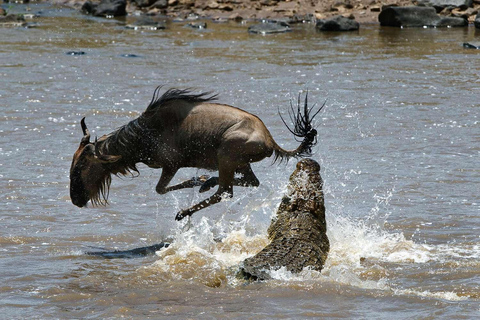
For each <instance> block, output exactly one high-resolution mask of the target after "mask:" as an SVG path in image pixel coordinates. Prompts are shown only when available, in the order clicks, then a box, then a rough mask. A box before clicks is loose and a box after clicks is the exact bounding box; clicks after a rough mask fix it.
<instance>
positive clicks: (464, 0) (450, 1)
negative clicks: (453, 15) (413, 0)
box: [417, 0, 473, 12]
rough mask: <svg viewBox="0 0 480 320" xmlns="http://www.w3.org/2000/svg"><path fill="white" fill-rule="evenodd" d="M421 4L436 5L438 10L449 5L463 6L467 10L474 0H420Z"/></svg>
mask: <svg viewBox="0 0 480 320" xmlns="http://www.w3.org/2000/svg"><path fill="white" fill-rule="evenodd" d="M417 4H418V5H419V6H426V7H434V8H435V9H436V10H437V12H440V11H442V10H443V9H445V8H447V7H454V8H462V10H467V8H469V7H471V6H472V4H473V0H418V1H417Z"/></svg>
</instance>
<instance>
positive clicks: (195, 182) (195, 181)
mask: <svg viewBox="0 0 480 320" xmlns="http://www.w3.org/2000/svg"><path fill="white" fill-rule="evenodd" d="M209 178H210V177H209V176H208V175H202V176H200V177H193V178H191V179H190V180H186V181H183V182H181V183H179V184H176V185H174V186H170V187H167V188H166V190H167V192H168V191H173V190H180V189H185V188H193V187H199V186H203V185H204V184H205V182H206V181H208V180H209Z"/></svg>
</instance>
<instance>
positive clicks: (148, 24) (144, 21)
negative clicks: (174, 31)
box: [125, 16, 166, 30]
mask: <svg viewBox="0 0 480 320" xmlns="http://www.w3.org/2000/svg"><path fill="white" fill-rule="evenodd" d="M125 28H127V29H134V30H161V29H166V25H165V22H163V21H154V20H153V19H152V18H150V17H147V16H143V17H141V18H140V19H138V20H136V21H135V22H133V23H130V24H127V25H126V26H125Z"/></svg>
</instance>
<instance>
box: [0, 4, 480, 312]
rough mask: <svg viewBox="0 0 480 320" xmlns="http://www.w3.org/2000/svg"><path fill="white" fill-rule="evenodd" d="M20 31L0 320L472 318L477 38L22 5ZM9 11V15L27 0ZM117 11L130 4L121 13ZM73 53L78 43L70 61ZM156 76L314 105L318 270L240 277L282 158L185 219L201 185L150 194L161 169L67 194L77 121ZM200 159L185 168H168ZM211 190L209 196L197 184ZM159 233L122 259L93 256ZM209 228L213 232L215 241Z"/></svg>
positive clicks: (96, 120)
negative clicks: (192, 22)
mask: <svg viewBox="0 0 480 320" xmlns="http://www.w3.org/2000/svg"><path fill="white" fill-rule="evenodd" d="M29 7H30V8H31V9H32V10H31V12H32V13H36V12H39V11H41V17H40V18H37V19H36V20H35V21H34V23H36V27H35V28H28V29H26V28H2V29H0V79H1V86H0V106H1V108H2V109H1V110H2V113H1V118H0V124H1V128H0V141H1V142H0V178H1V181H2V183H1V184H0V194H1V198H2V207H1V209H0V210H1V215H0V251H1V255H0V272H1V284H0V313H1V316H0V318H4V319H27V318H28V319H98V318H102V319H117V318H121V317H124V318H128V319H149V318H151V319H307V318H323V319H326V318H351V319H386V318H395V319H420V318H421V319H469V318H476V317H478V316H479V315H480V303H479V301H480V277H479V273H480V239H479V236H480V195H479V188H478V186H479V185H480V169H479V156H480V124H479V120H480V119H479V113H480V104H479V100H478V97H479V93H480V80H479V79H480V78H479V76H478V70H480V59H478V57H479V56H478V55H479V51H476V50H467V49H464V48H463V47H462V43H463V42H466V41H474V40H475V39H476V38H478V31H477V30H475V29H474V28H473V27H470V28H465V29H464V28H461V29H393V28H380V27H379V26H377V25H363V26H362V27H361V29H360V31H359V32H351V33H317V32H316V31H315V30H314V28H313V26H312V25H294V26H293V32H289V33H285V34H276V35H270V36H261V35H251V34H248V33H247V27H248V25H249V24H250V23H234V22H231V23H222V24H216V23H213V22H211V21H207V23H208V28H207V29H204V30H196V29H191V28H187V27H185V24H186V23H182V22H170V21H169V22H168V23H167V29H166V30H157V31H139V30H137V31H136V30H127V29H125V28H124V23H125V20H124V19H100V18H91V17H86V16H83V15H81V14H79V13H77V12H75V11H73V10H71V9H65V8H62V9H58V8H53V7H51V6H48V5H45V4H31V5H29ZM10 10H13V11H16V12H22V11H23V10H25V6H24V5H12V7H11V8H10ZM130 19H133V18H128V20H129V21H130ZM69 51H76V52H78V51H82V52H84V53H85V54H83V55H68V54H66V53H67V52H69ZM158 85H164V86H165V88H170V87H177V88H195V90H198V91H199V92H200V91H213V92H215V93H218V94H219V101H220V102H222V103H227V104H230V105H233V106H236V107H239V108H242V109H245V110H247V111H249V112H252V113H254V114H256V115H258V116H259V117H260V118H261V119H262V120H263V121H264V122H265V124H266V126H267V127H268V128H269V129H270V131H271V133H272V135H273V136H274V138H275V139H276V141H277V142H278V143H279V144H280V145H281V146H283V147H285V148H287V149H293V148H295V147H296V146H297V142H296V141H295V140H294V139H293V136H292V135H291V134H290V133H289V132H288V131H287V130H286V128H285V127H284V125H283V123H282V122H281V120H280V118H279V116H278V113H277V109H278V108H279V109H280V111H281V112H283V113H284V114H286V112H287V109H288V107H289V103H290V101H291V100H292V99H296V97H297V94H298V93H302V95H304V94H305V92H306V90H308V92H309V102H310V103H312V104H313V103H317V104H318V105H321V104H323V103H324V102H326V106H325V108H324V110H323V111H322V112H321V113H320V114H319V116H318V119H317V121H316V125H317V128H318V132H319V139H318V140H319V141H318V144H317V146H316V147H315V148H314V151H315V154H314V156H313V158H314V159H315V160H317V161H318V162H319V163H320V164H321V166H322V171H321V174H322V177H323V179H324V181H325V204H326V209H327V211H326V215H327V224H328V237H329V239H330V243H331V251H330V254H329V257H328V259H327V263H326V265H325V268H324V270H323V271H322V272H321V273H318V272H314V271H309V270H304V271H303V272H302V273H300V274H296V275H293V274H290V273H288V272H286V271H285V270H279V271H276V272H274V273H273V274H272V275H273V278H274V279H273V280H270V281H266V282H257V283H255V282H254V283H246V282H244V281H242V280H239V279H237V278H236V277H235V273H236V270H237V269H236V266H237V265H238V263H240V262H241V261H242V260H243V259H245V258H246V257H248V256H251V255H253V254H254V253H255V252H257V251H258V250H260V249H261V248H262V247H263V246H264V245H265V244H266V243H267V239H266V230H267V228H268V225H269V223H270V219H271V218H272V216H273V215H274V214H275V212H276V208H277V206H278V204H279V202H280V199H281V197H282V194H283V192H284V191H285V188H286V185H287V181H288V177H289V175H290V174H291V172H292V171H293V170H294V167H295V163H296V161H295V160H291V161H290V162H288V163H287V164H285V163H283V164H278V163H277V164H273V165H272V160H271V159H266V160H264V161H263V162H260V163H255V164H254V165H253V169H254V171H255V172H256V174H257V176H258V178H259V179H260V181H261V185H260V187H258V188H240V187H236V188H235V190H234V193H235V195H234V197H233V199H230V200H227V201H225V202H222V203H220V204H217V205H215V206H212V207H210V208H207V209H205V210H202V211H199V212H197V213H195V214H194V216H193V217H192V219H191V221H190V223H188V222H186V221H182V222H176V221H175V220H174V217H175V214H176V212H177V211H178V210H180V209H182V208H185V207H187V206H189V205H191V204H193V203H195V202H198V201H199V200H201V199H203V198H204V197H206V195H205V194H199V193H198V188H196V189H185V190H180V191H175V192H171V193H168V194H165V195H158V194H156V192H155V185H156V183H157V181H158V178H159V176H160V173H161V170H154V169H150V168H148V167H146V166H143V165H142V166H139V169H140V173H141V174H140V176H138V177H135V178H131V177H122V178H117V177H114V178H113V182H112V187H111V190H110V197H109V202H110V205H108V206H107V207H91V206H90V207H89V208H82V209H80V208H77V207H75V206H74V205H73V204H72V203H71V202H70V197H69V169H70V163H71V159H72V155H73V153H74V152H75V150H76V149H77V147H78V144H79V143H80V139H81V137H82V132H81V128H80V125H79V122H80V119H81V118H82V117H84V116H85V117H86V122H87V125H88V126H89V128H90V131H91V133H92V136H93V137H95V136H101V135H103V134H105V133H109V132H111V131H112V130H114V129H115V128H117V127H119V126H121V125H123V124H125V123H127V122H128V121H130V120H132V119H134V118H135V117H137V116H139V115H140V114H141V112H143V110H144V109H145V108H146V106H147V105H148V103H149V102H150V99H151V96H152V94H153V91H154V89H155V88H156V87H157V86H158ZM205 173H208V172H206V171H204V170H197V169H182V170H180V172H179V173H178V174H177V176H176V177H175V178H174V180H175V181H177V182H178V181H182V180H184V179H188V178H190V177H192V176H196V175H199V174H205ZM209 194H211V193H208V194H207V195H209ZM166 239H167V240H173V244H172V246H171V247H170V248H168V249H166V250H162V251H160V252H159V253H158V255H155V256H149V257H146V258H138V259H111V260H108V259H102V258H99V257H95V256H88V255H86V254H85V252H86V251H90V250H100V249H105V250H113V249H122V250H124V249H132V248H136V247H142V246H147V245H151V244H154V243H158V242H161V241H163V240H166ZM216 239H221V241H220V242H218V241H216Z"/></svg>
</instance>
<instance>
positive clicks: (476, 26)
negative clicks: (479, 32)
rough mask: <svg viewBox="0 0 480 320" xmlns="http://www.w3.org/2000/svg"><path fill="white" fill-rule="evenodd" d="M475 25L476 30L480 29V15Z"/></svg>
mask: <svg viewBox="0 0 480 320" xmlns="http://www.w3.org/2000/svg"><path fill="white" fill-rule="evenodd" d="M473 24H474V25H475V28H477V29H480V13H477V16H476V17H475V21H474V22H473Z"/></svg>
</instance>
